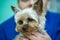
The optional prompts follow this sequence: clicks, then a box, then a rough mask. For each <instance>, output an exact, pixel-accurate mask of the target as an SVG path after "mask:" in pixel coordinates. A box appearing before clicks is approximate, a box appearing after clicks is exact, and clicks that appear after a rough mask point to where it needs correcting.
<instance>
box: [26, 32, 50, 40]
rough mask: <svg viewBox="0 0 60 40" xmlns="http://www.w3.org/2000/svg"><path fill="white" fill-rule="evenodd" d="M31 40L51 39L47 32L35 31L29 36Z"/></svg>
mask: <svg viewBox="0 0 60 40" xmlns="http://www.w3.org/2000/svg"><path fill="white" fill-rule="evenodd" d="M27 37H28V38H29V39H30V40H51V38H50V37H49V35H48V34H47V33H46V32H45V33H44V34H41V33H38V32H33V33H32V35H30V36H27Z"/></svg>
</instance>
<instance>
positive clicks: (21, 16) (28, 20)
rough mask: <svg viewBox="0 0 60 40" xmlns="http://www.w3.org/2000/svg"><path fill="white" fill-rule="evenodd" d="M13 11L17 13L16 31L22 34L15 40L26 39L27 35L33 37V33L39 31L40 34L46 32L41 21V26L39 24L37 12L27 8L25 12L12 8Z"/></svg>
mask: <svg viewBox="0 0 60 40" xmlns="http://www.w3.org/2000/svg"><path fill="white" fill-rule="evenodd" d="M12 9H13V11H14V12H15V22H16V28H15V29H16V31H17V32H20V34H19V35H17V36H16V37H15V38H14V40H19V38H20V36H22V37H26V36H27V35H31V33H32V32H34V31H37V32H40V33H43V32H44V27H43V25H45V24H43V25H41V24H42V22H45V19H44V21H42V20H41V24H39V21H38V16H37V12H36V11H35V10H33V9H32V8H27V9H24V10H20V9H16V8H15V7H13V6H12ZM41 18H42V17H41Z"/></svg>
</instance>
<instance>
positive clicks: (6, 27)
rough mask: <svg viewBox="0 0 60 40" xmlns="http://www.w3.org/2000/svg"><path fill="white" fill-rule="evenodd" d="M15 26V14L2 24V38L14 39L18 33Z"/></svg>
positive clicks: (0, 39)
mask: <svg viewBox="0 0 60 40" xmlns="http://www.w3.org/2000/svg"><path fill="white" fill-rule="evenodd" d="M15 26H16V24H15V21H14V16H13V17H12V18H10V19H8V20H7V21H5V22H4V23H2V24H0V40H12V39H13V38H14V37H15V36H16V35H17V34H18V33H17V32H16V31H15Z"/></svg>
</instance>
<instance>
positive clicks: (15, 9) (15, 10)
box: [11, 6, 20, 13]
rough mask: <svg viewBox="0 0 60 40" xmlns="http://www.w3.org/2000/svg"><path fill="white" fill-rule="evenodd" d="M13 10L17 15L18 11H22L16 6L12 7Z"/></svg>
mask: <svg viewBox="0 0 60 40" xmlns="http://www.w3.org/2000/svg"><path fill="white" fill-rule="evenodd" d="M11 8H12V10H13V11H14V12H15V13H17V12H18V11H20V9H17V8H16V7H14V6H11Z"/></svg>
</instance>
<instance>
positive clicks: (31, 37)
mask: <svg viewBox="0 0 60 40" xmlns="http://www.w3.org/2000/svg"><path fill="white" fill-rule="evenodd" d="M27 37H28V38H29V39H30V40H37V38H36V37H35V36H33V35H30V36H27Z"/></svg>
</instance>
